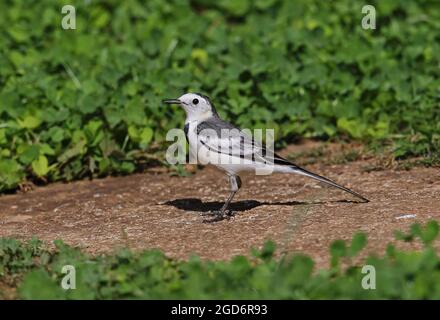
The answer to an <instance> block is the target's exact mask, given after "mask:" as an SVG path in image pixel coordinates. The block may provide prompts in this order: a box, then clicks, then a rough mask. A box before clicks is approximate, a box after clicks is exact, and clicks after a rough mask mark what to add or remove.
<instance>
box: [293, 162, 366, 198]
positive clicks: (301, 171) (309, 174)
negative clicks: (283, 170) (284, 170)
mask: <svg viewBox="0 0 440 320" xmlns="http://www.w3.org/2000/svg"><path fill="white" fill-rule="evenodd" d="M290 167H291V168H292V169H293V170H294V171H295V172H296V173H299V174H302V175H304V176H306V177H310V178H312V179H315V180H318V181H321V182H324V183H326V184H328V185H331V186H333V187H336V188H338V189H341V190H344V191H345V192H348V193H351V194H352V195H354V196H356V197H358V198H359V199H362V200H363V201H364V202H370V200H368V199H367V198H365V197H364V196H361V195H360V194H359V193H357V192H354V191H352V190H350V189H348V188H346V187H343V186H341V185H340V184H337V183H336V182H334V181H332V180H330V179H327V178H325V177H323V176H320V175H318V174H316V173H313V172H310V171H307V170H306V169H303V168H300V167H298V166H296V165H293V164H292V165H291V166H290Z"/></svg>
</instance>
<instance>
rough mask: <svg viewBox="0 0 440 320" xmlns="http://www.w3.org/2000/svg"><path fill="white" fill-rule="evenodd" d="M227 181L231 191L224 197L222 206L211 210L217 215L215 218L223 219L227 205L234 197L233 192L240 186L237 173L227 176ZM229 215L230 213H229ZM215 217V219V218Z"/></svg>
mask: <svg viewBox="0 0 440 320" xmlns="http://www.w3.org/2000/svg"><path fill="white" fill-rule="evenodd" d="M229 183H230V184H231V193H229V197H228V199H226V201H225V203H224V204H223V206H222V208H221V209H220V210H219V211H214V212H212V213H213V214H215V215H216V216H217V219H223V217H224V216H225V213H226V210H228V207H229V205H230V203H231V201H232V199H233V198H234V196H235V194H236V193H237V191H238V190H239V189H240V187H241V179H240V177H239V176H237V175H231V176H229ZM229 215H231V214H229ZM217 219H216V220H217Z"/></svg>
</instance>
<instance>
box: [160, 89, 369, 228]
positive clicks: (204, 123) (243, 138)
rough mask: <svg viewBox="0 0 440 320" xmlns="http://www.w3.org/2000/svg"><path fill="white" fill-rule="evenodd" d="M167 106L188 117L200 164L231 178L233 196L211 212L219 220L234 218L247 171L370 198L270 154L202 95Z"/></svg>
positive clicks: (190, 138) (192, 148)
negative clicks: (284, 176)
mask: <svg viewBox="0 0 440 320" xmlns="http://www.w3.org/2000/svg"><path fill="white" fill-rule="evenodd" d="M162 102H163V103H165V104H176V105H179V106H181V107H182V108H183V109H184V111H185V113H186V119H185V126H184V132H185V136H186V139H187V141H188V145H189V153H190V155H191V156H193V157H196V159H197V161H199V162H200V163H201V164H213V165H215V166H216V167H218V168H220V169H221V170H223V171H224V172H225V173H226V175H227V176H228V178H229V183H230V193H229V196H228V198H227V199H226V201H225V202H224V204H223V206H222V207H221V209H220V210H215V211H212V212H210V214H213V215H214V217H215V219H216V220H221V219H223V218H225V217H228V216H231V215H232V212H231V211H230V210H228V208H229V206H230V203H231V202H232V199H233V198H234V196H235V194H236V193H237V192H238V190H239V189H240V188H241V186H242V181H241V179H240V176H239V174H240V173H242V172H244V171H253V170H264V169H265V168H266V169H267V168H270V170H271V172H280V173H294V174H300V175H303V176H306V177H309V178H312V179H314V180H317V181H319V182H322V183H324V184H327V185H330V186H333V187H336V188H338V189H340V190H343V191H345V192H348V193H350V194H352V195H354V196H356V197H357V198H359V199H361V200H362V201H363V202H369V200H368V199H367V198H365V197H364V196H362V195H360V194H359V193H357V192H354V191H352V190H350V189H348V188H346V187H344V186H342V185H340V184H338V183H336V182H334V181H332V180H330V179H328V178H326V177H323V176H321V175H318V174H316V173H313V172H311V171H308V170H306V169H304V168H301V167H300V166H298V165H296V164H294V163H292V162H291V161H289V160H287V159H285V158H283V157H281V156H280V155H278V154H276V153H274V152H272V153H270V151H269V152H268V149H267V148H265V146H263V144H262V143H261V142H259V141H257V140H256V139H254V138H253V137H252V136H251V135H250V134H249V133H248V132H245V131H244V130H241V129H240V128H238V127H236V126H234V125H233V124H231V123H229V122H227V121H225V120H223V119H222V118H221V117H220V116H219V114H218V112H217V110H216V108H215V106H214V103H213V102H212V100H211V99H210V98H209V97H208V96H206V95H204V94H201V93H185V94H183V95H182V96H180V97H179V98H173V99H164V100H163V101H162Z"/></svg>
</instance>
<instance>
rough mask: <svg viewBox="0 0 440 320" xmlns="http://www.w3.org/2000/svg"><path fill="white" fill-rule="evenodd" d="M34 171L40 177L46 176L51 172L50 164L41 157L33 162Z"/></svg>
mask: <svg viewBox="0 0 440 320" xmlns="http://www.w3.org/2000/svg"><path fill="white" fill-rule="evenodd" d="M32 170H33V171H34V172H35V174H36V175H37V176H39V177H43V176H45V175H46V174H47V173H48V172H49V163H48V161H47V158H46V157H45V156H43V155H41V156H39V157H38V159H37V160H34V161H32Z"/></svg>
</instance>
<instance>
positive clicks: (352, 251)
mask: <svg viewBox="0 0 440 320" xmlns="http://www.w3.org/2000/svg"><path fill="white" fill-rule="evenodd" d="M366 245H367V236H366V234H365V233H362V232H360V233H356V234H355V235H354V236H353V239H352V240H351V245H350V248H349V251H348V255H349V256H350V257H354V256H356V255H357V254H358V253H359V252H360V251H361V250H362V249H363V248H365V246H366Z"/></svg>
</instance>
